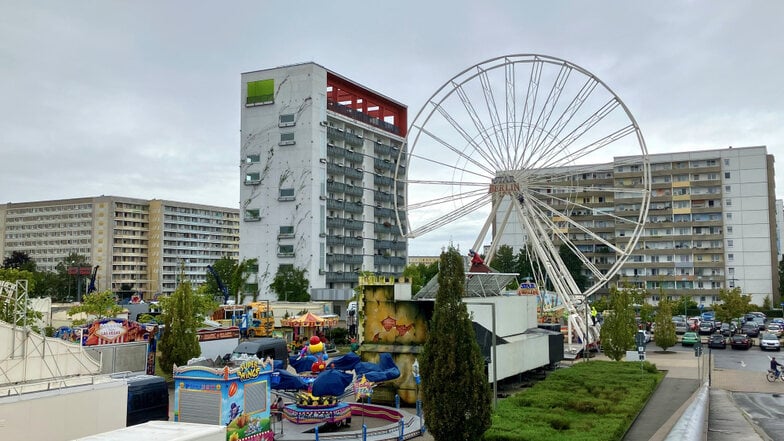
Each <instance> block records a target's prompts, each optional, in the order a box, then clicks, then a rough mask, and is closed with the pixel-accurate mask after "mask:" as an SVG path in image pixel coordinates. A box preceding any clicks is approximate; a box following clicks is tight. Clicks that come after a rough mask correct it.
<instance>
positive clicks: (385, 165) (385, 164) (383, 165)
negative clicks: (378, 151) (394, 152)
mask: <svg viewBox="0 0 784 441" xmlns="http://www.w3.org/2000/svg"><path fill="white" fill-rule="evenodd" d="M373 167H375V168H376V169H378V170H389V171H392V170H394V169H395V163H394V162H392V161H390V160H389V159H379V158H374V159H373Z"/></svg>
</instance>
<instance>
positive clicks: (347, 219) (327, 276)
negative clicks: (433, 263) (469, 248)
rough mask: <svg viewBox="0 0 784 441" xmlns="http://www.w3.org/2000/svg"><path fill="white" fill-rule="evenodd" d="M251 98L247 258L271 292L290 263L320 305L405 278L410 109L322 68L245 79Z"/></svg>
mask: <svg viewBox="0 0 784 441" xmlns="http://www.w3.org/2000/svg"><path fill="white" fill-rule="evenodd" d="M241 97H242V102H241V129H242V141H241V147H240V164H241V166H240V180H241V188H240V213H241V221H240V236H241V237H242V241H241V245H240V257H241V258H242V259H250V258H256V259H258V261H259V271H258V286H259V288H260V291H261V293H262V295H263V296H266V297H267V298H273V297H274V294H273V293H271V292H269V289H268V288H267V287H268V286H269V284H270V283H271V282H272V281H273V279H274V277H275V274H276V273H277V271H278V269H279V268H281V267H285V266H292V267H295V268H298V269H305V270H306V274H305V276H306V278H307V279H308V280H309V282H310V285H311V295H312V296H313V298H314V299H315V300H345V299H347V298H350V297H351V296H352V295H353V289H352V288H353V287H355V286H356V285H357V280H358V275H359V273H360V272H361V271H372V272H374V273H376V274H378V275H399V274H401V273H402V271H403V268H404V267H405V263H406V250H407V243H406V241H405V240H404V238H403V237H401V235H400V232H399V227H398V216H397V215H396V211H395V199H394V198H398V201H399V202H401V205H402V201H403V197H404V195H405V187H404V186H402V185H398V186H397V187H396V186H395V180H394V174H395V170H396V164H397V162H398V161H399V160H401V159H402V158H403V156H402V155H404V154H405V153H401V152H404V149H405V131H406V118H407V115H406V112H407V108H406V106H404V105H403V104H400V103H398V102H396V101H394V100H392V99H390V98H387V97H385V96H383V95H381V94H379V93H377V92H374V91H373V90H371V89H368V88H366V87H364V86H361V85H359V84H358V83H355V82H353V81H351V80H349V79H347V78H345V77H342V76H340V75H338V74H336V73H334V72H331V71H329V70H327V69H325V68H324V67H322V66H319V65H317V64H314V63H305V64H298V65H291V66H285V67H280V68H275V69H268V70H260V71H255V72H247V73H244V74H242V81H241ZM404 171H405V169H404V168H403V172H404Z"/></svg>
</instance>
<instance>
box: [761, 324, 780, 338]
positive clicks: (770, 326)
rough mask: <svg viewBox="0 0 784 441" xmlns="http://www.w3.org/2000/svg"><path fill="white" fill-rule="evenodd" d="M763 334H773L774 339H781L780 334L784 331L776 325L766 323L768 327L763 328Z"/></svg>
mask: <svg viewBox="0 0 784 441" xmlns="http://www.w3.org/2000/svg"><path fill="white" fill-rule="evenodd" d="M765 332H767V333H769V334H773V335H775V336H776V338H779V337H781V333H782V332H784V329H782V326H781V325H779V324H778V323H768V325H767V326H766V327H765Z"/></svg>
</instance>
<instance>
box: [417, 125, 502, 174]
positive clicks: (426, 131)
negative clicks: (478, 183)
mask: <svg viewBox="0 0 784 441" xmlns="http://www.w3.org/2000/svg"><path fill="white" fill-rule="evenodd" d="M420 131H421V132H422V133H424V134H426V135H428V136H429V137H431V138H433V139H434V140H435V141H436V142H438V143H439V144H441V145H443V146H444V147H446V148H447V149H449V150H450V151H452V152H453V153H455V154H457V155H458V156H460V157H461V158H463V159H465V160H466V161H468V162H470V163H471V164H473V165H475V166H476V167H477V168H479V169H481V170H484V171H485V172H486V173H487V175H481V174H478V173H475V172H472V171H471V170H466V172H468V173H471V174H473V175H476V176H480V177H483V178H490V179H492V177H493V176H494V175H495V171H494V170H492V169H490V168H489V167H488V166H487V164H483V163H481V162H479V161H477V160H476V159H474V158H473V157H472V156H469V155H466V154H465V153H463V152H462V151H460V150H459V149H457V148H456V147H454V146H452V145H451V144H449V143H448V142H446V141H444V140H443V139H441V138H440V137H438V136H436V135H435V134H434V133H432V132H430V131H428V130H425V129H422V128H420ZM412 157H415V158H418V159H422V160H425V161H428V162H431V163H433V164H438V165H442V166H444V167H447V168H455V167H454V166H452V165H447V164H446V163H445V162H441V161H436V160H435V159H433V158H429V157H425V156H420V155H414V154H413V153H409V158H412ZM485 159H487V158H485ZM409 160H410V159H409Z"/></svg>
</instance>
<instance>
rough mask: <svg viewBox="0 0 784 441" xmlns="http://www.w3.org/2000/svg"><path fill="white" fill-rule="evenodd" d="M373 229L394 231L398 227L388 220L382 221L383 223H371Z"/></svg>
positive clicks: (383, 231) (376, 230) (384, 231)
mask: <svg viewBox="0 0 784 441" xmlns="http://www.w3.org/2000/svg"><path fill="white" fill-rule="evenodd" d="M373 231H375V232H376V233H395V232H397V231H398V228H397V227H396V226H394V225H392V224H390V223H389V222H384V223H383V224H378V223H376V224H373Z"/></svg>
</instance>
